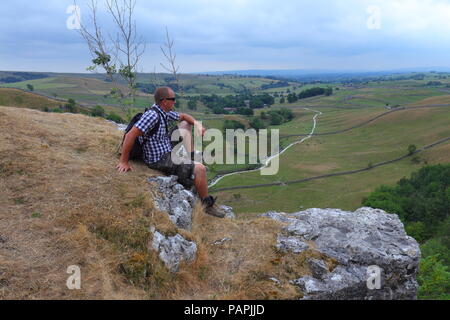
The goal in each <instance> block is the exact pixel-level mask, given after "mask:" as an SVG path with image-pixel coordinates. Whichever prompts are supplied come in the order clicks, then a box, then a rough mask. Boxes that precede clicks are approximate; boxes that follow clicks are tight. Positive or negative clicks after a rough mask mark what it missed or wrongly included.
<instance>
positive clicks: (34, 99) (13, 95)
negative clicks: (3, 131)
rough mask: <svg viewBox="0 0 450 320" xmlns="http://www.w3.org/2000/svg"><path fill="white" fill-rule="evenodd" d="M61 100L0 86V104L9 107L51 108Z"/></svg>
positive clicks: (57, 105)
mask: <svg viewBox="0 0 450 320" xmlns="http://www.w3.org/2000/svg"><path fill="white" fill-rule="evenodd" d="M62 104H63V102H61V101H57V100H53V99H48V98H46V97H42V96H39V95H36V94H33V93H27V92H24V91H22V90H17V89H8V88H0V105H2V106H11V107H24V108H33V109H39V110H43V109H44V108H45V107H47V108H49V109H52V108H57V107H59V106H60V105H62Z"/></svg>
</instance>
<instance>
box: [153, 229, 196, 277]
mask: <svg viewBox="0 0 450 320" xmlns="http://www.w3.org/2000/svg"><path fill="white" fill-rule="evenodd" d="M150 231H151V232H152V234H153V239H152V241H151V245H150V248H151V249H153V250H155V251H156V252H158V256H159V258H160V259H161V261H163V262H164V264H165V266H166V267H167V268H168V269H169V270H170V271H171V272H174V273H176V272H178V271H179V268H180V263H181V262H186V263H191V262H193V261H194V260H195V259H196V256H197V244H196V243H195V242H193V241H188V240H186V239H185V238H183V236H181V235H180V234H176V235H175V236H165V235H164V234H162V233H160V232H158V231H156V230H155V228H152V229H151V230H150Z"/></svg>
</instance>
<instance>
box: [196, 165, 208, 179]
mask: <svg viewBox="0 0 450 320" xmlns="http://www.w3.org/2000/svg"><path fill="white" fill-rule="evenodd" d="M194 174H195V177H196V178H197V176H204V175H206V167H205V166H204V165H203V164H201V163H195V168H194Z"/></svg>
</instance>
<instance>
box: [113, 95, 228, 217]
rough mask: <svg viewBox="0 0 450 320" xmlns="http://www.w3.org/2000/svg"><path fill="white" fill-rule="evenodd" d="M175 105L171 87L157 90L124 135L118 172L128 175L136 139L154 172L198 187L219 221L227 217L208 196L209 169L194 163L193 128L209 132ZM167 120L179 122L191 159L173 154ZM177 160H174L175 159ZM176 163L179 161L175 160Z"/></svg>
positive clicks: (204, 203) (205, 204)
mask: <svg viewBox="0 0 450 320" xmlns="http://www.w3.org/2000/svg"><path fill="white" fill-rule="evenodd" d="M174 105H175V93H174V91H173V90H172V89H171V88H169V87H161V88H158V89H157V90H156V91H155V105H153V107H152V108H151V109H149V110H148V111H146V112H145V113H144V114H143V115H142V117H141V118H140V119H139V121H138V122H136V124H135V125H134V126H133V128H132V129H131V130H130V131H129V132H128V133H127V134H126V135H125V139H124V142H123V147H122V154H121V157H120V161H119V164H118V165H117V167H116V168H117V170H118V171H119V172H127V171H129V170H132V167H131V166H130V164H129V163H128V160H129V157H130V152H131V149H132V147H133V145H134V142H135V140H136V138H138V139H139V140H140V142H141V144H142V149H143V159H144V162H145V163H146V164H147V165H148V166H149V167H150V168H151V169H154V170H158V171H161V172H163V173H164V174H166V175H176V176H178V181H179V182H180V183H181V184H182V185H184V186H185V187H186V188H190V187H192V185H195V188H196V190H197V193H198V195H199V197H200V199H201V201H202V204H203V206H204V207H205V212H206V213H208V214H210V215H212V216H215V217H219V218H223V217H224V216H225V212H223V210H222V209H221V208H219V207H218V206H217V205H216V204H215V200H216V199H215V198H213V197H212V196H210V195H208V182H207V179H206V167H205V166H204V165H203V164H201V163H198V162H194V161H190V160H193V157H194V155H195V152H194V150H193V145H194V144H193V138H192V126H194V128H196V130H197V132H196V134H201V135H202V136H203V135H204V133H205V131H206V129H205V128H204V127H203V126H202V125H201V124H200V123H199V122H197V121H196V120H195V119H194V118H193V117H192V116H190V115H188V114H185V113H178V112H175V111H173V108H174ZM168 121H180V123H179V124H178V129H179V132H180V136H181V137H182V138H183V143H184V147H185V149H186V151H187V153H188V154H190V155H191V159H189V160H188V161H186V160H187V159H179V158H178V159H176V157H177V156H176V155H175V153H173V154H172V149H173V147H172V143H171V136H170V134H169V128H168V125H167V122H168ZM158 123H159V128H158V130H157V131H156V133H154V134H152V135H149V133H150V131H151V130H152V129H153V128H154V127H155V126H156V125H157V124H158ZM174 158H175V159H174ZM174 160H176V161H174Z"/></svg>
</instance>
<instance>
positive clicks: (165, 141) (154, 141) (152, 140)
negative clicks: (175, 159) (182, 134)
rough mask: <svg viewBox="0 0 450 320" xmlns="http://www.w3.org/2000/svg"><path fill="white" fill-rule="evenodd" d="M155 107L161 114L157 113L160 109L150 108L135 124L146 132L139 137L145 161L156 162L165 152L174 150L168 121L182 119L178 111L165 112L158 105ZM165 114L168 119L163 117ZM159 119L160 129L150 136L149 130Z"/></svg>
mask: <svg viewBox="0 0 450 320" xmlns="http://www.w3.org/2000/svg"><path fill="white" fill-rule="evenodd" d="M153 107H156V108H157V109H158V110H159V111H160V114H159V115H158V113H157V112H158V111H155V110H152V109H150V110H148V111H146V112H145V113H144V114H143V115H142V117H141V119H139V121H138V122H136V124H135V125H134V126H135V127H136V128H138V129H139V130H141V131H142V132H144V134H143V135H142V136H140V137H138V139H139V141H140V142H141V144H142V149H143V154H144V162H145V163H154V162H156V161H158V160H159V159H161V157H162V156H163V155H164V154H166V153H168V152H171V151H172V144H171V142H170V137H169V136H168V134H167V132H168V129H169V128H166V123H167V124H168V122H169V121H179V120H180V114H179V113H178V112H175V111H169V112H165V111H164V110H162V109H161V108H160V107H159V106H158V105H153ZM163 116H164V117H165V119H166V121H164V119H162V117H163ZM160 118H161V119H160ZM158 121H160V124H159V129H158V131H157V132H156V133H155V134H154V135H153V136H151V137H149V136H148V134H149V132H150V131H151V130H152V129H153V128H154V127H155V125H156V124H157V123H158Z"/></svg>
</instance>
